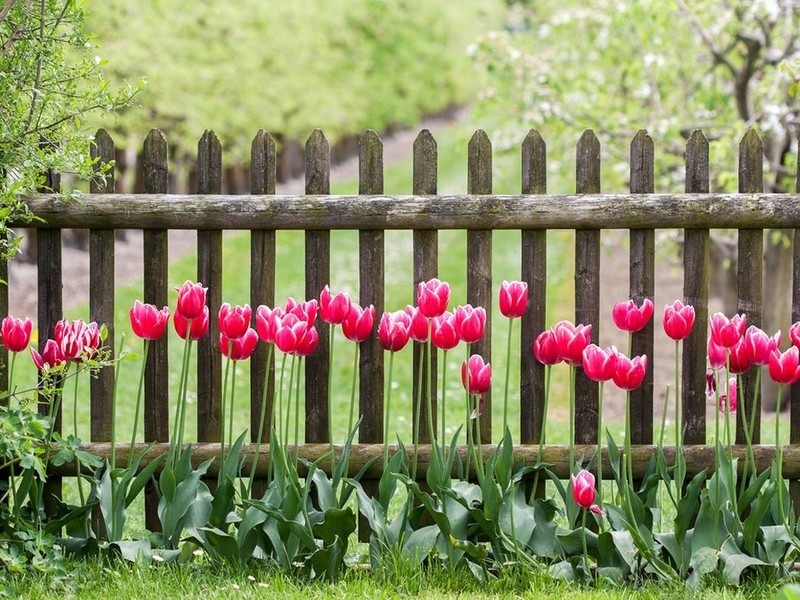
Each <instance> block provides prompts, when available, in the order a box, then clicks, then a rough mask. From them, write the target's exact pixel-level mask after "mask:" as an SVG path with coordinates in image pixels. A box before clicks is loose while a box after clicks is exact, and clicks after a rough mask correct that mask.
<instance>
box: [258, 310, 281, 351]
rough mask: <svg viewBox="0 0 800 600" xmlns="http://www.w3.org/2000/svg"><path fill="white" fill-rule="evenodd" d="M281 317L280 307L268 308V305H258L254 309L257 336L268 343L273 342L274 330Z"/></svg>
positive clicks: (278, 324)
mask: <svg viewBox="0 0 800 600" xmlns="http://www.w3.org/2000/svg"><path fill="white" fill-rule="evenodd" d="M282 317H283V310H281V309H280V308H269V307H268V306H264V305H263V304H262V305H260V306H259V307H258V308H257V309H256V331H258V337H260V338H261V339H262V340H263V341H265V342H267V343H268V344H274V343H275V331H277V329H278V327H280V324H281V318H282Z"/></svg>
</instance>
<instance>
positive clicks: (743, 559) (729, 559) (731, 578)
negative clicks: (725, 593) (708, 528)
mask: <svg viewBox="0 0 800 600" xmlns="http://www.w3.org/2000/svg"><path fill="white" fill-rule="evenodd" d="M722 558H723V560H724V561H725V567H724V569H723V570H722V575H723V576H724V577H725V582H726V583H727V584H728V585H739V580H740V579H741V577H742V571H744V570H745V569H747V568H748V567H755V566H764V565H767V563H765V562H764V561H761V560H759V559H757V558H753V557H752V556H747V555H746V554H743V553H741V552H737V553H735V554H727V555H726V554H724V553H723V555H722Z"/></svg>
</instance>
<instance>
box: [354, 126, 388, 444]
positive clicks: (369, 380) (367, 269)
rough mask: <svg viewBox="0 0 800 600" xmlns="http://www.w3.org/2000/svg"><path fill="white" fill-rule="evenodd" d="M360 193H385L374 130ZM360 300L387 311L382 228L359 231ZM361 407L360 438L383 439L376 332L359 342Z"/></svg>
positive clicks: (366, 144)
mask: <svg viewBox="0 0 800 600" xmlns="http://www.w3.org/2000/svg"><path fill="white" fill-rule="evenodd" d="M358 164H359V168H358V193H359V194H360V195H367V196H368V195H374V194H383V142H382V141H381V139H380V138H379V137H378V134H377V133H375V132H374V131H372V130H371V129H370V130H368V131H366V132H365V133H364V135H363V136H362V137H361V141H360V142H359V145H358ZM358 264H359V284H358V289H359V294H358V295H359V302H360V303H361V306H362V307H363V308H364V309H366V307H368V306H369V305H370V304H372V305H374V306H375V313H376V314H377V315H382V314H383V310H384V286H385V274H384V268H385V267H384V233H383V231H379V230H368V231H363V230H362V231H359V233H358ZM359 346H360V347H359V407H360V412H361V417H362V418H363V420H362V421H361V428H360V430H359V436H358V439H359V441H361V442H363V443H369V442H382V441H383V435H384V431H383V347H382V346H381V343H380V340H379V339H378V337H377V336H375V335H372V336H370V337H369V338H368V339H367V340H366V341H364V342H361V343H360V345H359Z"/></svg>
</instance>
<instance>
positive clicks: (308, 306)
mask: <svg viewBox="0 0 800 600" xmlns="http://www.w3.org/2000/svg"><path fill="white" fill-rule="evenodd" d="M318 308H319V305H318V304H317V301H316V300H308V301H306V302H300V303H298V302H297V300H295V299H294V298H287V299H286V309H285V310H284V313H285V314H287V315H289V314H291V315H295V316H296V317H297V318H298V319H300V320H301V321H305V322H306V323H308V326H309V327H311V326H312V325H314V323H316V322H317V309H318Z"/></svg>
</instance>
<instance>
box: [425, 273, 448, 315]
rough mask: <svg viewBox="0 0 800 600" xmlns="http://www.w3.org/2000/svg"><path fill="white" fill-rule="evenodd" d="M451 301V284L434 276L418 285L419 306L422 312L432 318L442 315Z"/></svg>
mask: <svg viewBox="0 0 800 600" xmlns="http://www.w3.org/2000/svg"><path fill="white" fill-rule="evenodd" d="M449 303H450V284H448V283H447V282H444V281H439V280H438V279H436V278H434V279H431V280H429V281H423V282H420V284H419V285H418V286H417V306H418V307H419V310H420V312H422V314H423V315H424V316H425V317H427V318H429V319H432V318H433V317H439V316H441V315H442V314H443V313H444V311H446V310H447V305H448V304H449Z"/></svg>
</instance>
